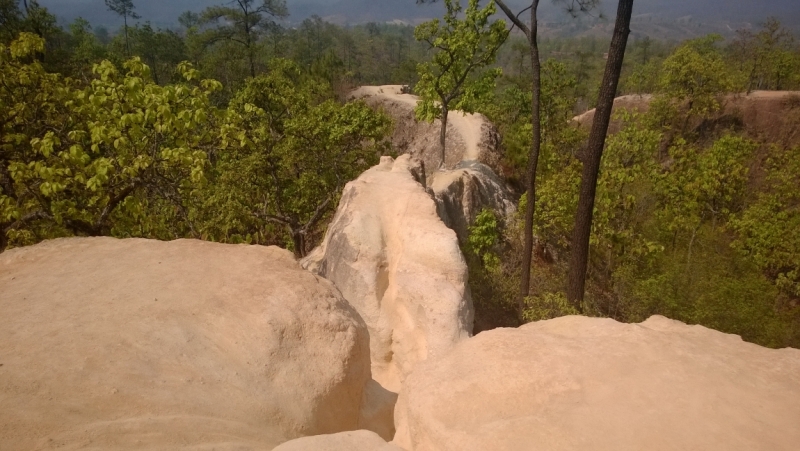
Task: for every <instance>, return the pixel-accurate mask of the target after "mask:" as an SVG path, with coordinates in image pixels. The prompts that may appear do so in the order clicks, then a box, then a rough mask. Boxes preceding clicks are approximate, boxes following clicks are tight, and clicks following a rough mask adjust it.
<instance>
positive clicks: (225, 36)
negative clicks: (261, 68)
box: [201, 0, 289, 77]
mask: <svg viewBox="0 0 800 451" xmlns="http://www.w3.org/2000/svg"><path fill="white" fill-rule="evenodd" d="M229 4H230V6H212V7H209V8H207V9H205V10H204V11H203V13H202V15H201V20H202V22H203V23H204V24H217V26H216V27H214V28H212V29H211V30H209V31H208V32H207V33H206V36H205V40H206V42H208V43H214V42H217V41H228V42H232V43H235V44H237V45H240V46H242V47H244V50H245V54H246V58H247V63H248V66H249V69H250V76H251V77H255V76H256V62H255V58H256V45H257V43H258V40H259V38H260V37H261V35H262V34H263V33H264V32H265V31H268V30H269V28H270V26H272V25H273V24H274V19H279V18H283V17H286V16H288V15H289V12H288V10H287V9H286V2H285V0H260V1H259V0H235V1H232V2H230V3H229Z"/></svg>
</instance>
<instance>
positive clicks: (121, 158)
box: [0, 34, 220, 246]
mask: <svg viewBox="0 0 800 451" xmlns="http://www.w3.org/2000/svg"><path fill="white" fill-rule="evenodd" d="M43 47H44V43H43V41H42V40H41V39H38V38H36V37H35V36H33V35H30V34H28V35H24V34H23V35H22V36H21V38H20V39H19V40H17V41H15V42H14V43H13V44H12V45H11V46H10V47H8V48H5V47H3V48H2V49H0V50H2V51H0V55H2V58H3V65H2V72H0V76H2V80H3V83H2V88H0V99H2V100H1V101H2V104H4V105H13V107H12V108H9V109H3V114H4V116H3V117H2V119H0V124H2V127H3V130H2V136H3V141H2V148H0V186H2V192H0V194H1V195H0V206H1V207H0V212H2V213H1V214H0V230H1V231H2V232H3V233H2V236H3V238H2V243H0V244H3V245H4V246H7V245H9V244H11V245H22V244H28V243H31V242H36V241H38V240H41V239H44V238H48V237H53V236H63V235H92V236H95V235H111V234H113V235H118V236H149V237H158V238H168V237H174V236H175V235H176V234H177V235H178V236H181V235H183V234H185V232H175V231H174V230H172V231H171V232H170V233H168V234H165V235H161V236H158V235H156V234H154V233H151V231H153V230H156V229H158V230H161V231H164V230H167V229H169V228H170V227H168V226H166V225H164V224H160V225H159V226H157V227H155V226H153V224H154V223H158V222H163V217H164V215H163V214H162V213H163V211H158V212H153V210H152V208H154V207H157V208H166V205H167V204H169V205H170V206H171V207H170V208H171V209H173V210H177V211H178V212H182V213H181V214H182V216H183V217H182V218H181V220H182V221H183V222H185V221H186V220H187V219H188V215H187V214H186V211H187V210H186V203H185V200H186V199H187V198H188V197H189V196H190V194H191V192H192V191H193V190H194V189H196V187H197V185H198V184H201V183H202V181H203V170H204V167H205V165H206V163H207V158H206V156H207V154H208V153H209V152H210V150H211V149H212V148H213V147H214V143H215V139H216V134H215V132H214V130H215V127H214V126H213V124H212V122H211V121H213V120H214V118H215V117H216V113H215V110H214V108H213V107H212V106H211V104H210V101H209V96H210V95H211V94H213V93H214V92H216V91H218V90H219V88H220V86H219V83H218V82H215V81H211V80H203V81H199V82H198V76H199V74H198V73H197V71H196V70H194V69H192V68H191V67H190V66H188V65H182V66H181V67H180V72H181V74H182V76H183V77H184V83H182V84H178V85H171V86H165V87H161V86H158V85H156V84H154V83H153V82H152V81H151V79H150V76H149V72H150V69H149V68H148V67H147V66H146V65H144V64H143V63H142V62H141V61H140V60H139V59H132V60H130V61H128V62H127V63H125V65H124V67H125V70H126V72H125V73H120V72H119V71H118V70H117V69H116V68H115V66H114V65H113V64H111V63H110V62H108V61H104V62H102V63H100V64H98V65H96V66H95V69H94V77H93V79H92V80H91V83H89V84H88V85H87V86H83V87H82V86H79V85H77V84H76V82H74V81H72V80H70V79H64V78H62V77H61V76H59V75H55V74H49V73H47V72H45V71H44V69H43V68H42V66H41V64H39V63H38V62H33V63H29V62H26V61H27V59H28V58H29V55H31V53H32V52H37V51H40V50H41V49H43ZM123 208H124V209H125V210H126V212H127V213H126V214H124V215H120V214H119V212H120V209H123Z"/></svg>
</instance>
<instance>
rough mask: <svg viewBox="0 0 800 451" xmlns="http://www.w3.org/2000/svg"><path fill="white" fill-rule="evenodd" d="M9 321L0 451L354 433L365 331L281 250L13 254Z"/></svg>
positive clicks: (219, 444)
mask: <svg viewBox="0 0 800 451" xmlns="http://www.w3.org/2000/svg"><path fill="white" fill-rule="evenodd" d="M0 312H2V314H0V364H2V366H0V449H3V450H40V449H41V450H44V449H54V448H59V449H66V450H70V449H97V450H101V449H102V450H122V449H137V450H155V449H158V450H162V449H164V450H165V449H170V450H178V449H186V450H189V449H191V450H197V449H205V450H211V449H215V450H234V449H235V450H240V449H266V450H268V449H271V448H272V447H274V446H276V445H278V444H280V443H282V442H284V441H286V440H288V439H292V438H296V437H300V436H304V435H310V434H325V433H335V432H340V431H344V430H353V429H356V428H357V427H358V423H359V410H360V406H361V402H362V397H363V395H364V387H365V385H366V384H367V382H368V380H369V378H370V370H369V354H368V346H369V341H368V340H369V339H368V336H367V328H366V325H365V324H364V322H363V321H362V320H361V319H360V317H359V315H358V314H357V313H356V312H355V311H354V310H353V308H352V307H351V306H350V305H349V304H348V303H347V302H346V301H345V300H344V299H343V298H342V296H341V295H340V293H339V292H338V290H336V289H335V287H333V285H332V284H331V283H330V282H328V281H326V280H324V279H322V278H319V277H317V276H314V275H313V274H311V273H309V272H307V271H305V270H303V269H302V268H300V266H299V265H298V264H297V262H296V261H295V259H294V257H293V256H292V254H291V253H289V252H287V251H285V250H282V249H278V248H275V247H261V246H246V245H239V246H236V245H222V244H213V243H207V242H201V241H194V240H179V241H174V242H169V243H164V242H157V241H148V240H140V239H129V240H117V239H112V238H70V239H59V240H55V241H50V242H45V243H42V244H39V245H36V246H32V247H28V248H20V249H13V250H11V251H8V252H5V253H3V254H2V255H0Z"/></svg>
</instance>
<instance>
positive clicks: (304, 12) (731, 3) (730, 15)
mask: <svg viewBox="0 0 800 451" xmlns="http://www.w3.org/2000/svg"><path fill="white" fill-rule="evenodd" d="M39 1H40V3H41V4H42V5H43V6H46V7H48V8H49V9H50V10H51V11H52V12H53V13H54V14H55V15H56V16H57V17H59V18H60V19H61V20H64V21H71V20H73V19H75V18H76V17H84V18H86V19H87V20H89V21H90V22H92V23H94V24H103V25H107V26H112V27H113V26H116V25H118V24H119V23H120V21H119V20H118V18H117V17H116V16H115V15H114V14H113V13H110V12H109V11H108V10H107V8H106V6H105V4H104V0H39ZM563 1H564V0H562V4H563ZM507 2H508V3H509V4H511V5H526V4H528V5H529V4H530V1H529V0H527V1H526V0H508V1H507ZM221 3H225V0H134V4H135V5H136V10H137V12H138V13H139V14H140V15H141V16H142V20H149V21H150V22H152V23H153V24H154V25H158V26H170V25H173V24H175V23H176V22H177V17H178V16H179V15H180V13H181V12H183V11H186V10H193V11H200V10H202V9H203V8H205V7H207V6H210V5H215V4H221ZM415 3H416V1H415V0H287V5H288V6H289V12H290V14H291V17H290V19H289V20H290V21H291V22H299V21H302V20H303V19H305V18H307V17H309V16H310V15H312V14H317V15H319V16H322V17H332V18H333V16H336V17H335V18H336V19H338V20H339V21H347V22H351V23H353V22H355V23H358V22H365V21H388V20H392V19H401V20H406V21H415V20H420V19H425V18H430V17H436V16H439V15H440V14H441V5H433V6H431V5H416V4H415ZM601 4H602V5H603V9H604V10H605V11H604V12H605V14H606V15H607V16H609V17H611V18H613V15H614V14H613V13H614V11H615V7H616V2H615V1H613V0H605V1H603V0H601ZM561 9H563V6H554V5H553V2H552V1H551V0H542V2H541V6H540V11H541V15H542V17H543V18H544V20H559V18H563V19H566V15H565V14H564V13H563V12H561V11H560V10H561ZM641 14H655V15H660V16H663V17H668V18H678V17H683V16H693V18H695V19H696V20H699V21H703V22H710V21H732V22H751V23H754V24H756V23H759V22H762V21H763V20H764V19H765V18H767V17H769V16H775V17H778V18H779V19H780V20H781V21H783V23H784V24H785V25H787V26H790V27H792V28H800V0H636V1H635V2H634V15H641Z"/></svg>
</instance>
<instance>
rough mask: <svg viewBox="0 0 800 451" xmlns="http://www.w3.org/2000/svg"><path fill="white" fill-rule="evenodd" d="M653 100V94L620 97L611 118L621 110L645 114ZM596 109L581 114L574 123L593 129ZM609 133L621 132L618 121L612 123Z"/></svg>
mask: <svg viewBox="0 0 800 451" xmlns="http://www.w3.org/2000/svg"><path fill="white" fill-rule="evenodd" d="M652 100H653V96H652V95H651V94H628V95H624V96H619V97H617V98H615V99H614V106H613V107H612V109H611V117H612V118H613V117H614V113H616V112H618V111H620V110H626V111H634V112H640V113H644V112H647V110H648V109H649V108H650V102H651V101H652ZM594 112H595V110H594V108H593V109H591V110H589V111H586V112H585V113H583V114H579V115H578V116H575V117H574V118H572V120H573V121H575V122H577V123H578V124H580V125H581V126H582V127H586V128H587V129H588V128H591V127H592V121H594ZM609 131H610V132H611V133H616V132H617V131H619V123H618V122H616V121H613V120H612V122H611V124H610V125H609Z"/></svg>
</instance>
